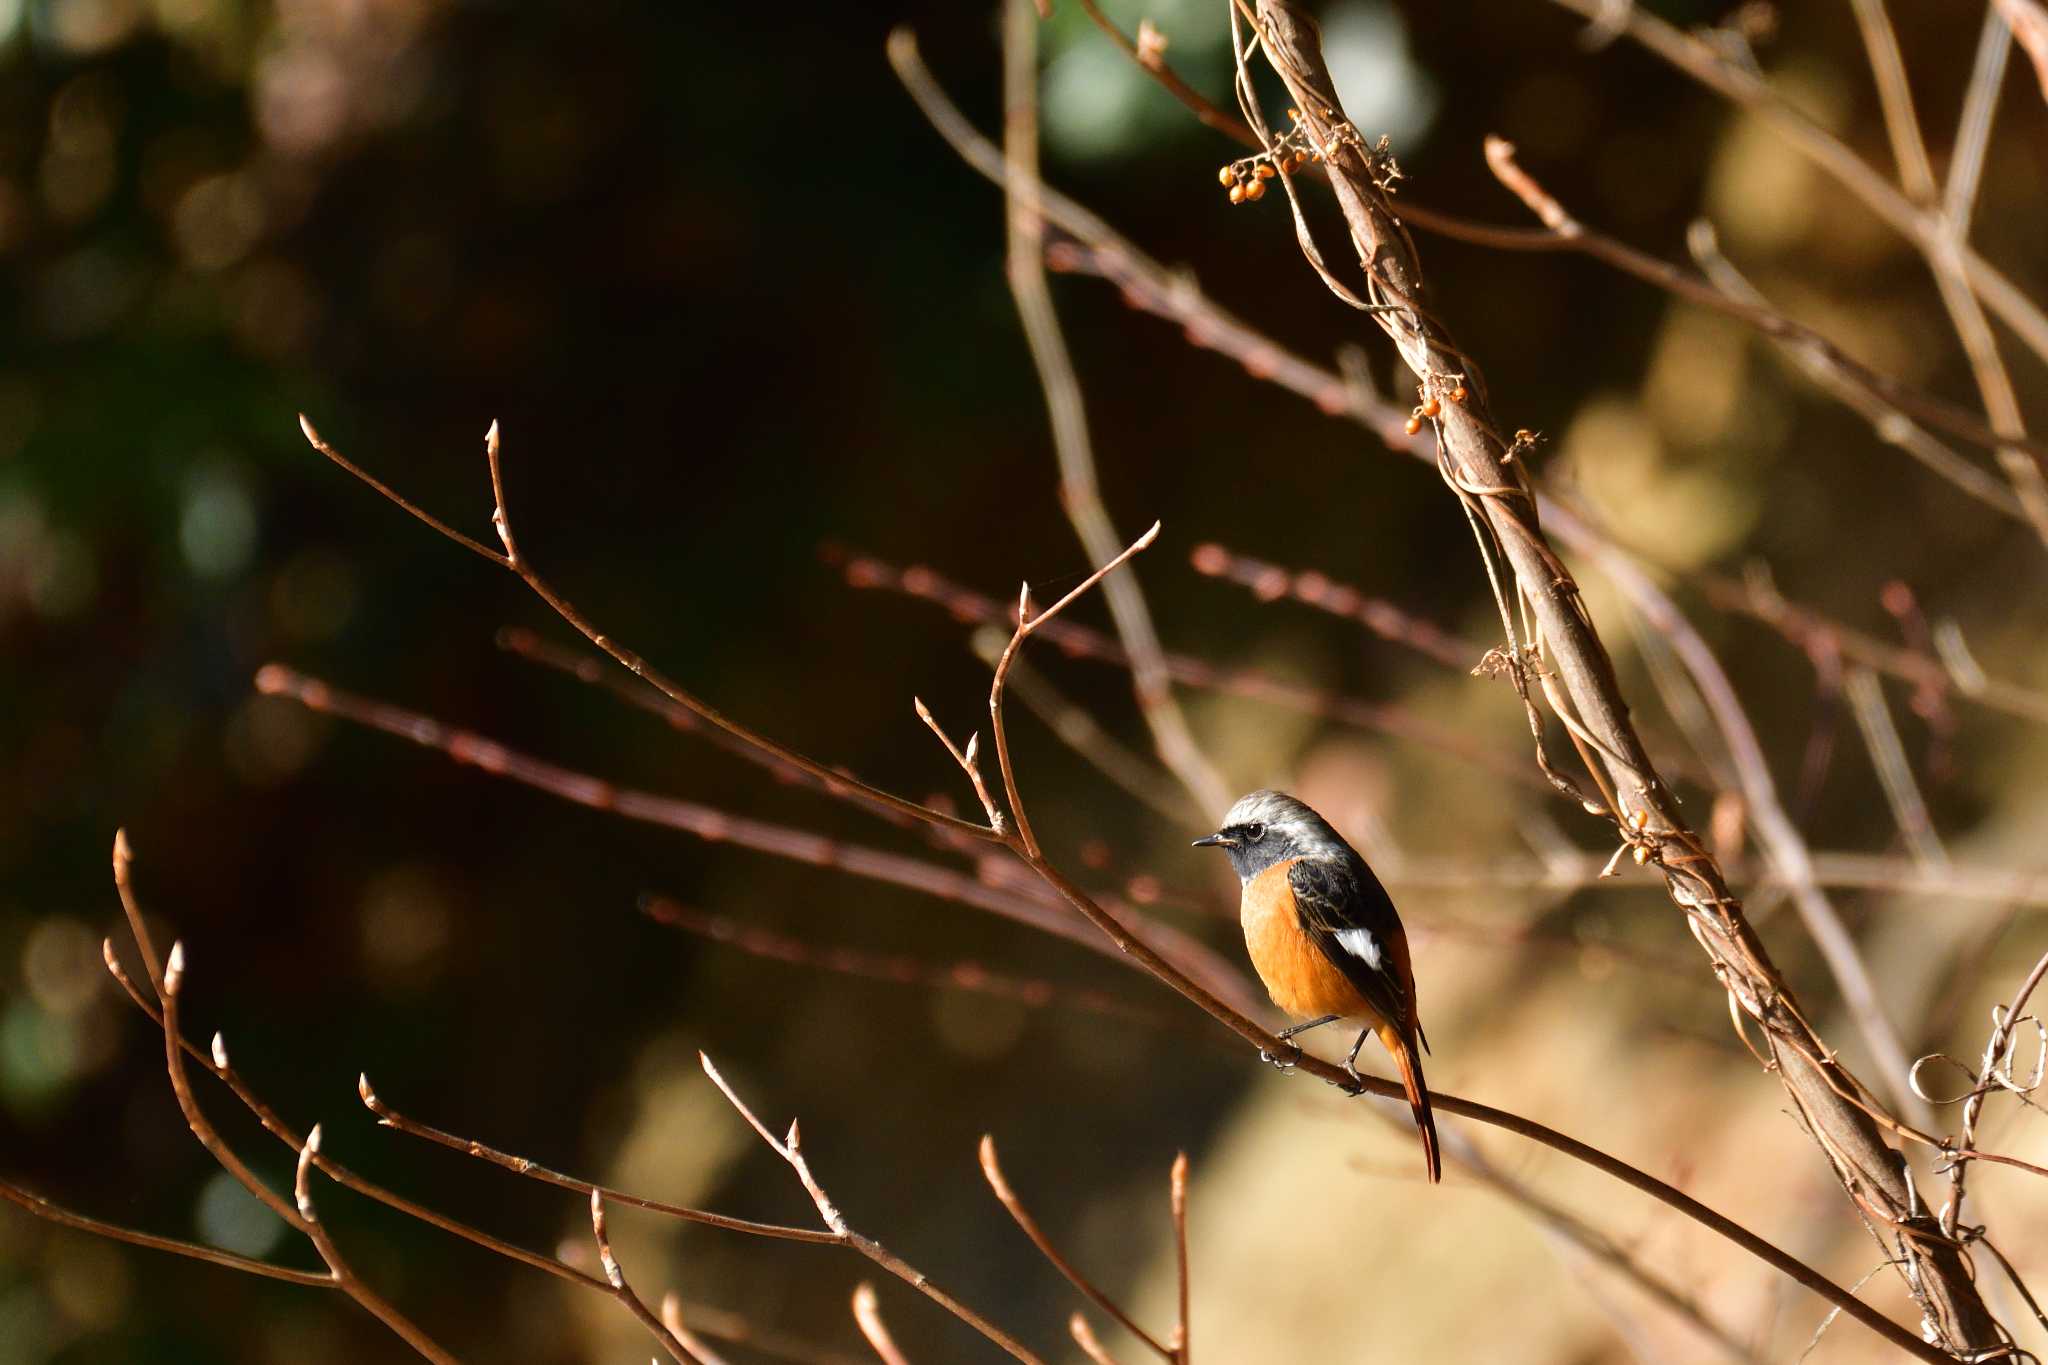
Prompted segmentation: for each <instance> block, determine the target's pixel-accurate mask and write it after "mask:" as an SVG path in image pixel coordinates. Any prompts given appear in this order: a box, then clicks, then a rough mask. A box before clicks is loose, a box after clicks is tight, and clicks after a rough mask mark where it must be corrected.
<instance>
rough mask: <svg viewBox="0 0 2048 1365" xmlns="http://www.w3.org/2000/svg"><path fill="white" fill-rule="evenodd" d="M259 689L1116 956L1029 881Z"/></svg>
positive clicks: (390, 716) (314, 693) (1192, 958)
mask: <svg viewBox="0 0 2048 1365" xmlns="http://www.w3.org/2000/svg"><path fill="white" fill-rule="evenodd" d="M256 688H257V690H258V691H260V692H263V693H264V694H265V695H268V696H277V697H284V698H287V699H289V700H292V701H295V702H297V703H298V704H299V705H301V706H304V707H306V708H308V709H309V710H313V711H318V712H320V713H321V714H323V715H332V716H338V717H340V718H341V719H343V720H347V721H351V722H353V723H355V724H358V725H365V726H368V727H370V728H371V729H374V730H380V731H382V732H383V733H385V734H388V735H395V736H397V737H398V738H400V739H407V740H411V741H412V742H413V743H415V744H418V745H421V746H422V747H424V748H429V749H434V750H437V751H438V752H440V753H443V754H446V755H447V756H448V757H449V758H451V759H453V760H454V761H455V762H457V763H461V764H465V765H468V766H471V767H475V768H478V769H481V770H482V771H484V772H486V773H489V774H491V775H492V776H494V777H502V778H505V779H507V780H509V781H513V782H517V783H519V784H521V785H522V786H528V787H532V788H534V789H536V790H538V791H544V792H546V793H548V794H549V795H551V796H554V797H557V798H559V799H561V800H564V801H570V802H573V803H575V804H577V805H580V806H587V807H589V808H590V809H592V810H601V811H610V812H612V813H614V814H617V815H620V816H622V817H624V818H626V819H628V820H638V821H643V822H645V823H647V824H652V825H659V826H661V827H662V828H664V829H673V830H678V831H680V832H682V833H685V834H692V835H695V836H696V837H698V838H700V839H704V840H707V841H710V842H713V843H729V844H734V845H737V846H738V847H741V848H749V849H753V850H754V851H756V852H758V853H766V854H769V855H771V856H773V857H778V858H785V859H788V860H790V861H792V862H799V863H804V864H807V865H809V866H812V867H823V868H830V869H832V870H833V871H836V872H843V873H847V874H849V875H851V876H855V877H861V878H865V879H867V880H869V881H876V882H882V883H885V884H887V885H891V886H900V887H903V888H905V889H907V890H911V891H919V892H923V893H924V894H926V895H929V896H934V897H937V898H939V899H941V900H949V901H955V902H958V903H960V904H963V905H970V906H973V907H974V908H975V909H978V910H986V911H988V912H989V913H991V914H995V915H1000V916H1002V917H1003V918H1005V919H1009V920H1014V921H1015V922H1017V923H1019V924H1023V925H1025V926H1027V927H1029V928H1032V929H1037V930H1040V931H1042V932H1044V933H1048V934H1052V935H1054V936H1055V937H1058V938H1063V939H1065V940H1067V941H1068V942H1070V943H1077V944H1080V945H1081V946H1082V947H1085V948H1087V949H1089V950H1090V951H1092V952H1097V953H1101V954H1103V955H1105V956H1109V957H1115V956H1116V953H1115V951H1114V950H1113V949H1110V948H1108V947H1106V946H1105V945H1104V944H1103V942H1102V939H1101V936H1100V935H1098V934H1095V933H1093V932H1091V931H1090V930H1089V928H1088V926H1087V925H1085V924H1083V923H1081V922H1079V921H1077V920H1076V919H1075V918H1074V916H1073V915H1071V914H1069V913H1067V910H1066V908H1065V906H1064V905H1063V904H1062V903H1061V902H1060V901H1059V899H1058V898H1057V897H1056V896H1053V895H1051V894H1049V893H1047V892H1045V891H1044V890H1043V888H1042V887H1040V886H1039V885H1038V884H1037V883H1036V882H1035V881H1018V882H1014V883H1005V884H1002V885H991V884H990V881H989V880H988V879H987V878H986V877H984V876H969V875H967V874H965V873H961V872H956V871H954V870H953V869H951V868H948V867H941V866H939V865H937V864H935V863H932V862H929V861H926V860H923V859H918V858H911V857H907V856H905V855H903V854H899V853H890V852H886V851H884V850H882V849H877V848H871V847H868V846H866V845H863V844H855V843H848V842H846V841H844V840H839V839H834V838H831V837H828V836H826V835H822V834H814V833H812V832H811V831H809V830H803V829H794V828H791V827H789V826H787V825H778V824H774V823H772V822H769V821H766V820H755V819H751V818H749V817H746V816H741V815H731V814H728V813H727V812H725V811H722V810H719V809H717V808H716V807H712V806H705V805H700V804H698V803H696V802H693V801H683V800H680V799H677V798H675V797H669V796H662V795H659V794H657V793H653V792H646V791H640V790H638V789H636V788H632V787H620V786H617V785H616V784H614V783H611V782H608V781H606V780H604V779H602V778H597V777H591V776H589V775H587V774H585V773H579V772H576V771H575V770H573V769H570V768H563V767H560V766H558V765H556V764H553V763H549V762H547V761H545V760H543V759H538V758H533V757H531V756H529V755H526V754H522V753H520V752H518V751H517V750H514V749H510V748H507V747H506V746H504V745H502V744H500V743H498V742H497V741H496V740H493V739H489V738H486V737H485V736H482V735H478V734H475V733H473V732H471V731H467V730H461V729H457V728H455V727H453V726H450V725H446V724H444V723H442V722H441V721H438V720H435V719H434V718H433V717H431V716H427V715H424V714H422V713H420V712H417V711H411V710H407V709H405V708H403V707H398V706H393V705H390V704H389V703H386V702H380V701H374V700H371V699H369V698H365V697H358V696H355V695H354V694H352V693H349V692H345V691H343V690H341V689H340V688H337V687H333V686H330V685H329V684H327V683H324V682H322V681H320V680H319V679H317V678H309V677H307V676H305V675H304V674H301V673H297V672H294V671H293V670H291V669H289V668H287V667H285V666H284V665H282V664H266V665H264V667H263V668H262V669H260V670H258V672H257V674H256ZM949 827H950V826H949ZM1125 913H1127V914H1133V915H1135V914H1136V913H1137V912H1136V911H1133V910H1126V911H1125ZM1148 932H1151V933H1153V934H1154V935H1156V936H1157V937H1158V939H1159V941H1160V942H1161V944H1162V945H1163V947H1164V948H1165V950H1166V951H1167V952H1168V953H1170V954H1171V955H1172V956H1173V957H1174V958H1175V959H1176V960H1177V961H1179V962H1180V963H1181V965H1182V966H1183V967H1184V968H1186V970H1187V971H1188V972H1189V973H1190V974H1192V975H1194V976H1196V977H1198V978H1199V979H1201V980H1203V981H1205V982H1207V983H1209V984H1210V985H1211V986H1212V987H1213V988H1214V989H1216V990H1217V991H1218V992H1220V993H1222V994H1224V995H1226V996H1227V997H1229V998H1232V999H1235V1000H1237V1001H1240V1002H1242V1003H1243V1004H1244V1005H1245V1006H1246V1007H1255V1006H1254V1005H1253V1002H1254V997H1253V995H1252V993H1251V990H1250V988H1249V987H1248V986H1247V985H1246V984H1245V981H1244V977H1243V974H1242V973H1240V972H1238V971H1237V970H1236V969H1235V968H1233V967H1231V966H1230V965H1229V964H1228V963H1226V962H1225V961H1224V960H1223V959H1222V958H1221V957H1220V956H1218V955H1217V954H1216V952H1215V951H1214V950H1213V949H1211V948H1209V947H1207V946H1206V945H1204V944H1202V943H1201V942H1200V941H1199V940H1197V939H1195V938H1192V937H1190V936H1189V935H1187V934H1183V933H1181V932H1179V931H1178V930H1175V929H1173V928H1172V927H1171V926H1169V925H1164V924H1159V923H1156V922H1152V923H1150V924H1149V925H1148Z"/></svg>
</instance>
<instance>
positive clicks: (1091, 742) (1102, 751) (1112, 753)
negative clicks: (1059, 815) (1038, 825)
mask: <svg viewBox="0 0 2048 1365" xmlns="http://www.w3.org/2000/svg"><path fill="white" fill-rule="evenodd" d="M1009 642H1010V637H1009V636H1008V635H1006V634H1004V633H1003V632H1002V631H1001V630H999V629H997V628H996V627H995V626H993V625H984V626H982V627H980V628H978V629H976V630H975V632H974V633H973V635H972V636H970V637H969V639H968V645H969V647H970V648H971V649H973V651H974V653H975V656H976V657H977V658H979V659H980V660H981V661H982V662H983V663H985V664H987V665H988V666H989V667H990V668H994V667H995V666H996V660H998V659H1000V658H1002V656H1003V647H1004V646H1005V645H1007V644H1008V643H1009ZM1010 691H1011V693H1012V695H1014V696H1015V697H1016V698H1017V699H1018V700H1019V701H1021V702H1023V703H1024V706H1025V708H1026V709H1027V710H1029V711H1030V712H1031V713H1032V714H1033V715H1035V716H1037V717H1038V718H1039V719H1040V720H1042V721H1044V722H1045V727H1046V729H1048V730H1050V731H1052V733H1053V737H1054V738H1056V739H1058V740H1059V741H1060V743H1062V744H1064V745H1066V746H1067V748H1069V749H1071V750H1072V751H1073V752H1074V753H1076V754H1078V755H1079V756H1080V757H1081V758H1082V759H1084V760H1086V761H1087V763H1088V764H1089V765H1090V766H1091V767H1093V768H1094V769H1095V770H1096V771H1097V772H1099V773H1101V774H1102V775H1103V776H1104V777H1106V778H1108V779H1109V780H1110V781H1112V782H1114V783H1116V785H1117V786H1119V787H1121V788H1123V789H1124V790H1125V791H1126V792H1129V793H1130V794H1131V795H1132V796H1134V797H1136V798H1137V799H1138V800H1140V801H1143V802H1144V803H1145V804H1146V805H1148V806H1150V807H1151V808H1152V809H1153V810H1155V811H1157V812H1158V813H1159V814H1161V815H1163V816H1165V817H1166V818H1167V819H1169V820H1172V821H1173V822H1174V823H1175V824H1177V825H1178V824H1200V823H1201V822H1202V816H1201V812H1200V810H1199V809H1198V808H1197V807H1196V806H1195V803H1194V799H1193V798H1192V797H1191V796H1189V795H1188V792H1187V789H1186V788H1185V787H1182V786H1181V785H1180V784H1179V783H1178V782H1176V781H1175V780H1174V778H1173V777H1172V775H1171V774H1169V773H1168V772H1167V771H1166V770H1165V769H1163V768H1161V767H1159V766H1158V765H1157V764H1155V763H1153V762H1151V761H1150V760H1148V759H1146V758H1144V757H1143V756H1141V755H1139V754H1137V753H1135V752H1133V751H1132V750H1131V749H1129V748H1126V747H1125V746H1124V745H1123V743H1121V742H1120V741H1119V740H1118V739H1117V738H1116V736H1114V735H1112V734H1110V733H1109V731H1107V730H1105V729H1104V728H1103V726H1102V723H1101V722H1100V721H1098V720H1096V719H1095V717H1094V716H1093V715H1091V714H1089V712H1088V711H1087V710H1086V708H1084V707H1082V706H1079V705H1077V704H1076V703H1074V702H1073V701H1071V700H1069V699H1068V698H1067V697H1066V696H1065V695H1064V694H1063V693H1062V692H1061V691H1060V690H1059V689H1058V688H1057V687H1055V686H1054V685H1053V683H1052V680H1051V679H1050V678H1048V677H1046V676H1045V674H1043V673H1041V672H1040V671H1039V670H1038V668H1037V666H1036V665H1034V664H1032V663H1031V662H1030V661H1029V660H1022V659H1020V660H1016V661H1014V662H1012V663H1011V665H1010Z"/></svg>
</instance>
